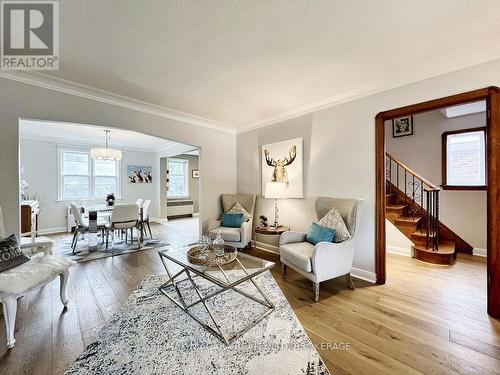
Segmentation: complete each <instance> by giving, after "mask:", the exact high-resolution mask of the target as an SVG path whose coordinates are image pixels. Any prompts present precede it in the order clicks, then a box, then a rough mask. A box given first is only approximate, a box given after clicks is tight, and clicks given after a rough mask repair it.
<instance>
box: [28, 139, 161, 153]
mask: <svg viewBox="0 0 500 375" xmlns="http://www.w3.org/2000/svg"><path fill="white" fill-rule="evenodd" d="M19 138H20V139H25V140H28V141H39V142H47V143H51V144H55V145H57V146H62V147H65V146H67V147H75V148H82V149H87V148H89V149H90V148H92V147H103V142H102V141H101V142H98V141H96V142H90V141H76V140H70V139H67V138H58V137H37V136H31V135H20V136H19ZM110 147H111V148H117V149H120V150H121V151H124V152H126V151H133V152H147V153H151V154H155V153H157V152H158V150H156V149H152V148H151V149H148V148H142V147H133V146H127V145H121V144H117V143H113V144H111V145H110ZM167 147H168V146H167ZM163 148H165V147H162V148H161V149H163ZM161 149H160V150H161Z"/></svg>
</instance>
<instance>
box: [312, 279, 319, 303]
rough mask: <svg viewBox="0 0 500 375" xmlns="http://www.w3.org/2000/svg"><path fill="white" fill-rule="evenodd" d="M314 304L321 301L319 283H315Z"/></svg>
mask: <svg viewBox="0 0 500 375" xmlns="http://www.w3.org/2000/svg"><path fill="white" fill-rule="evenodd" d="M313 293H314V302H318V301H319V283H315V282H313Z"/></svg>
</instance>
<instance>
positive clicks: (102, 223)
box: [70, 202, 107, 255]
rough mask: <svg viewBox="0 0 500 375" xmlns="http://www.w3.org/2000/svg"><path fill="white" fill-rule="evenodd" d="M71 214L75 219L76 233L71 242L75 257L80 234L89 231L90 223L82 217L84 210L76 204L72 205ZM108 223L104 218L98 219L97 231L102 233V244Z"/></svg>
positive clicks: (72, 203)
mask: <svg viewBox="0 0 500 375" xmlns="http://www.w3.org/2000/svg"><path fill="white" fill-rule="evenodd" d="M70 206H71V213H72V214H73V217H74V219H75V233H74V234H73V241H72V242H71V249H72V250H73V255H75V250H76V245H77V244H78V238H79V237H80V234H83V233H86V232H88V231H89V221H88V219H85V218H83V217H82V209H81V207H79V206H77V205H76V203H75V202H71V203H70ZM106 223H107V221H106V220H105V219H103V218H99V217H98V218H97V229H98V230H100V231H101V237H102V242H104V230H105V227H106Z"/></svg>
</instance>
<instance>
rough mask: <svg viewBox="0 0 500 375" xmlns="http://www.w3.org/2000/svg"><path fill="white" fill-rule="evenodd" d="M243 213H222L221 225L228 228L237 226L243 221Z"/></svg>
mask: <svg viewBox="0 0 500 375" xmlns="http://www.w3.org/2000/svg"><path fill="white" fill-rule="evenodd" d="M243 220H244V218H243V214H224V218H223V219H222V226H223V227H228V228H239V227H241V224H242V223H243Z"/></svg>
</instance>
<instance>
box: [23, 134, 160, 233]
mask: <svg viewBox="0 0 500 375" xmlns="http://www.w3.org/2000/svg"><path fill="white" fill-rule="evenodd" d="M80 146H81V147H85V146H84V145H80ZM59 147H68V148H72V147H75V146H74V145H67V146H65V145H63V144H58V143H55V142H50V141H45V140H34V139H26V138H21V140H20V160H21V163H22V165H23V166H24V179H25V180H26V181H27V182H28V183H29V190H28V193H29V195H33V194H34V193H36V194H37V196H38V199H39V201H40V203H41V208H42V212H41V213H40V222H39V229H40V231H41V232H42V233H44V232H55V231H60V230H65V229H66V217H65V216H66V207H67V206H68V204H69V202H61V201H58V186H57V185H58V176H57V172H58V170H57V163H58V148H59ZM87 148H90V146H89V147H87ZM122 155H123V159H122V161H121V170H120V179H121V188H122V190H121V192H122V199H121V201H120V203H134V202H135V201H136V200H137V199H138V198H142V199H150V200H151V201H152V202H156V201H157V200H158V198H157V196H156V191H157V187H156V185H157V184H159V176H157V175H153V184H129V183H128V178H127V165H150V166H153V170H154V169H155V163H156V162H157V161H156V153H154V152H141V151H130V150H123V152H122ZM77 202H80V201H77ZM89 202H92V201H89ZM96 202H97V203H103V202H102V201H96ZM80 203H82V202H80ZM150 215H151V217H154V218H156V217H158V209H157V207H156V205H152V206H151V212H150Z"/></svg>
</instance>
